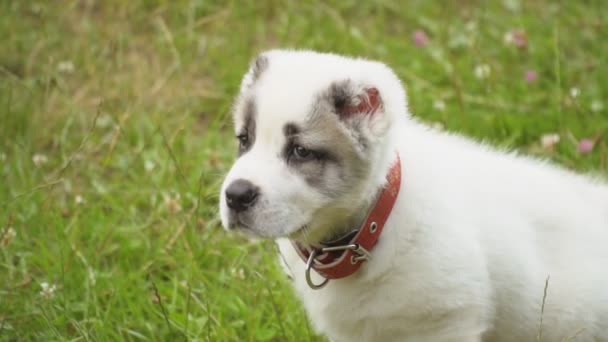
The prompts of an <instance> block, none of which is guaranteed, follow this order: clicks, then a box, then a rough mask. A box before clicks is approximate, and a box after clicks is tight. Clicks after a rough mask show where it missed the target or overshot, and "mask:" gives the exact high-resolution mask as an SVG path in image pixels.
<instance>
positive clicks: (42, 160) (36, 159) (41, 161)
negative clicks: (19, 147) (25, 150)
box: [32, 153, 49, 167]
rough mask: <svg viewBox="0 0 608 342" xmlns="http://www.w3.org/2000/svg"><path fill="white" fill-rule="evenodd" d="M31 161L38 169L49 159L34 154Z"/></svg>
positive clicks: (42, 155)
mask: <svg viewBox="0 0 608 342" xmlns="http://www.w3.org/2000/svg"><path fill="white" fill-rule="evenodd" d="M32 161H33V162H34V165H36V166H37V167H40V166H42V165H43V164H46V163H47V162H48V161H49V158H48V157H47V156H46V155H44V154H39V153H36V154H34V156H32Z"/></svg>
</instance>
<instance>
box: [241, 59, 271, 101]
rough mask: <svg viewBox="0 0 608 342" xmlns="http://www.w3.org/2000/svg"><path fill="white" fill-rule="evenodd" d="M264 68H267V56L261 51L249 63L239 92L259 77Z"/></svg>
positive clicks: (251, 84)
mask: <svg viewBox="0 0 608 342" xmlns="http://www.w3.org/2000/svg"><path fill="white" fill-rule="evenodd" d="M266 69H268V56H266V55H265V54H264V53H261V54H259V55H258V56H257V57H256V58H254V59H253V60H252V61H251V63H250V64H249V70H248V71H247V73H245V76H243V80H242V81H241V92H242V91H244V90H247V89H249V88H251V87H252V86H253V85H254V84H255V82H257V81H258V80H259V79H260V76H261V75H262V74H263V73H264V71H266Z"/></svg>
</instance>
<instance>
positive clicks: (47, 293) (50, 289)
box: [40, 282, 57, 299]
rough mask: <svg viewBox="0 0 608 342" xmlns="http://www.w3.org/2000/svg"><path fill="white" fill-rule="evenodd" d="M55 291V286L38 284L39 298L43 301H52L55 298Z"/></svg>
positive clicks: (44, 283)
mask: <svg viewBox="0 0 608 342" xmlns="http://www.w3.org/2000/svg"><path fill="white" fill-rule="evenodd" d="M55 290H57V286H56V285H55V284H49V283H47V282H42V283H40V296H41V297H42V298H45V299H52V298H53V297H55Z"/></svg>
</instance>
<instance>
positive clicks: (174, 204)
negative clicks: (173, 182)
mask: <svg viewBox="0 0 608 342" xmlns="http://www.w3.org/2000/svg"><path fill="white" fill-rule="evenodd" d="M180 198H181V196H180V195H179V193H176V194H175V195H174V196H171V195H165V206H166V207H167V211H168V212H169V213H170V214H175V213H178V212H180V211H182V206H181V204H180Z"/></svg>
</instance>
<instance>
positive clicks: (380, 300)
mask: <svg viewBox="0 0 608 342" xmlns="http://www.w3.org/2000/svg"><path fill="white" fill-rule="evenodd" d="M369 89H374V91H377V92H379V94H380V98H381V99H382V102H381V103H380V104H379V107H377V108H376V107H374V108H372V109H371V110H368V111H367V112H362V113H359V112H356V111H353V110H352V108H355V107H356V108H360V101H361V100H362V99H363V101H365V94H366V91H368V90H369ZM368 93H369V92H368ZM362 94H363V97H362ZM324 101H325V102H324ZM344 103H346V105H345V104H344ZM349 104H352V106H350V107H349ZM252 107H255V109H252ZM251 120H253V122H255V123H254V124H252V121H251ZM235 125H236V128H237V134H239V136H242V132H243V127H245V128H246V129H245V130H246V132H247V133H246V134H248V135H249V136H248V139H247V140H248V144H243V140H241V154H242V155H241V157H240V158H239V160H238V161H237V163H236V164H235V166H234V167H233V169H232V170H231V171H230V173H229V174H228V176H227V177H226V181H225V183H224V186H223V188H222V195H221V201H222V203H221V204H220V205H221V212H222V222H223V223H224V225H225V226H226V227H227V228H237V229H242V230H246V231H247V232H248V233H249V234H252V235H256V236H266V237H272V238H277V243H278V245H279V248H280V251H281V254H282V258H281V259H282V260H283V261H284V262H285V263H286V265H285V266H286V267H285V269H286V271H287V272H288V273H290V275H291V276H292V277H293V279H294V280H293V281H294V286H295V288H296V289H297V292H298V293H299V295H300V297H301V298H302V301H303V303H304V305H305V307H306V309H307V311H308V313H309V317H310V319H311V320H312V322H313V323H314V325H315V326H316V328H317V329H318V330H319V331H320V332H322V333H324V334H326V335H327V336H328V337H330V338H331V339H333V340H336V341H402V340H407V341H482V340H483V341H532V340H536V339H537V335H538V334H539V330H540V329H539V325H540V320H541V304H542V303H543V294H544V291H545V287H546V300H545V306H544V313H543V315H542V322H543V324H542V338H543V340H544V341H561V340H563V339H567V338H569V337H572V336H574V335H577V334H578V335H577V338H576V340H577V341H604V340H608V248H607V247H608V186H606V185H605V184H603V183H601V182H600V181H597V180H593V179H590V178H587V177H584V176H579V175H575V174H573V173H570V172H568V171H565V170H562V169H560V168H558V167H555V166H553V165H550V164H549V163H547V162H542V161H538V160H534V159H531V158H526V157H520V156H516V155H515V154H513V153H504V152H500V151H496V150H493V149H491V148H489V147H487V146H483V145H480V144H478V143H476V142H473V141H470V140H467V139H465V138H462V137H459V136H455V135H450V134H447V133H442V132H438V131H435V130H432V129H429V128H428V127H426V126H424V125H422V124H420V123H417V122H416V121H415V120H414V119H412V118H411V117H410V116H409V114H408V112H407V107H406V101H405V96H404V94H403V90H402V87H401V85H400V82H399V80H398V79H397V78H396V77H395V76H394V74H393V73H392V71H390V69H388V68H386V67H385V66H384V65H382V64H379V63H375V62H369V61H364V60H354V59H348V58H343V57H339V56H335V55H328V54H317V53H312V52H293V51H272V52H269V53H266V54H264V55H263V56H262V57H260V58H258V60H257V62H256V63H255V65H254V66H253V67H252V69H251V70H250V72H249V73H248V74H247V75H246V76H245V78H244V80H243V83H242V86H241V95H240V96H239V99H238V100H237V104H236V106H235ZM292 126H294V127H292ZM290 128H294V129H293V130H291V129H290ZM251 130H254V131H255V132H253V133H252V132H251ZM294 132H295V133H294ZM290 133H294V134H290ZM292 135H295V136H296V139H298V140H297V141H296V142H295V143H294V142H293V141H291V142H290V139H291V138H290V137H291V136H292ZM252 137H253V139H252ZM317 143H318V144H320V145H315V144H317ZM290 144H291V145H290ZM301 145H304V146H312V147H310V148H309V149H307V151H309V153H308V154H307V153H304V152H302V151H304V150H301V151H300V152H302V153H300V152H298V151H295V150H298V148H299V147H301ZM289 146H296V147H289ZM315 148H316V149H318V151H323V152H315V153H314V154H313V156H314V157H311V156H310V153H312V152H310V151H314V150H315ZM294 149H295V150H294ZM292 150H294V151H295V152H292ZM395 151H396V152H397V153H398V154H399V156H400V159H401V165H402V185H401V190H400V193H399V197H398V199H397V201H396V203H395V206H394V208H393V210H392V212H391V214H390V217H389V219H388V221H387V223H386V225H385V226H384V231H383V232H382V235H381V236H380V239H379V241H378V244H377V245H376V247H375V248H374V249H373V251H372V258H371V260H370V261H367V262H366V263H365V264H364V265H363V266H362V267H361V269H360V270H359V271H358V272H356V273H355V274H353V275H351V276H349V277H346V278H343V279H338V280H332V281H330V282H329V284H328V285H327V286H326V287H324V288H323V289H321V290H312V289H310V288H309V286H308V285H307V282H306V280H305V279H304V263H303V261H302V260H301V259H300V257H299V256H298V254H297V253H296V251H295V249H294V247H293V246H292V244H291V243H290V241H289V240H288V239H287V238H286V237H289V238H291V239H294V240H297V241H300V242H301V243H315V242H319V241H321V240H324V239H327V238H328V237H332V236H335V235H339V234H341V233H342V232H344V231H348V230H350V229H352V227H356V226H357V225H358V224H360V222H361V220H362V219H363V218H364V217H361V213H365V212H367V210H368V209H369V208H370V207H371V206H373V204H374V203H373V200H374V198H375V195H376V194H377V192H378V189H380V188H382V187H383V186H384V183H385V176H386V174H387V172H388V169H389V167H390V165H391V164H392V163H393V161H394V158H395ZM302 156H306V157H305V158H301V157H302ZM325 158H326V159H325ZM294 160H295V161H294ZM353 170H355V171H353ZM243 178H246V179H247V181H248V182H249V181H250V182H251V183H253V184H255V186H254V187H253V188H255V189H256V194H255V196H249V199H252V198H253V200H251V201H249V202H248V203H247V205H246V206H242V205H241V206H239V207H238V210H236V209H235V208H237V207H236V206H235V204H234V201H232V202H231V200H232V199H234V198H235V197H234V189H233V188H234V186H233V187H231V184H234V183H235V182H237V181H241V180H242V179H243ZM237 190H238V189H237ZM231 191H232V192H231ZM250 194H251V193H250ZM227 201H228V202H230V203H229V204H226V203H227ZM245 202H247V201H245ZM547 279H548V283H546V281H547ZM314 280H316V281H317V282H319V281H320V280H321V278H320V277H316V278H314ZM546 284H547V286H545V285H546Z"/></svg>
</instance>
